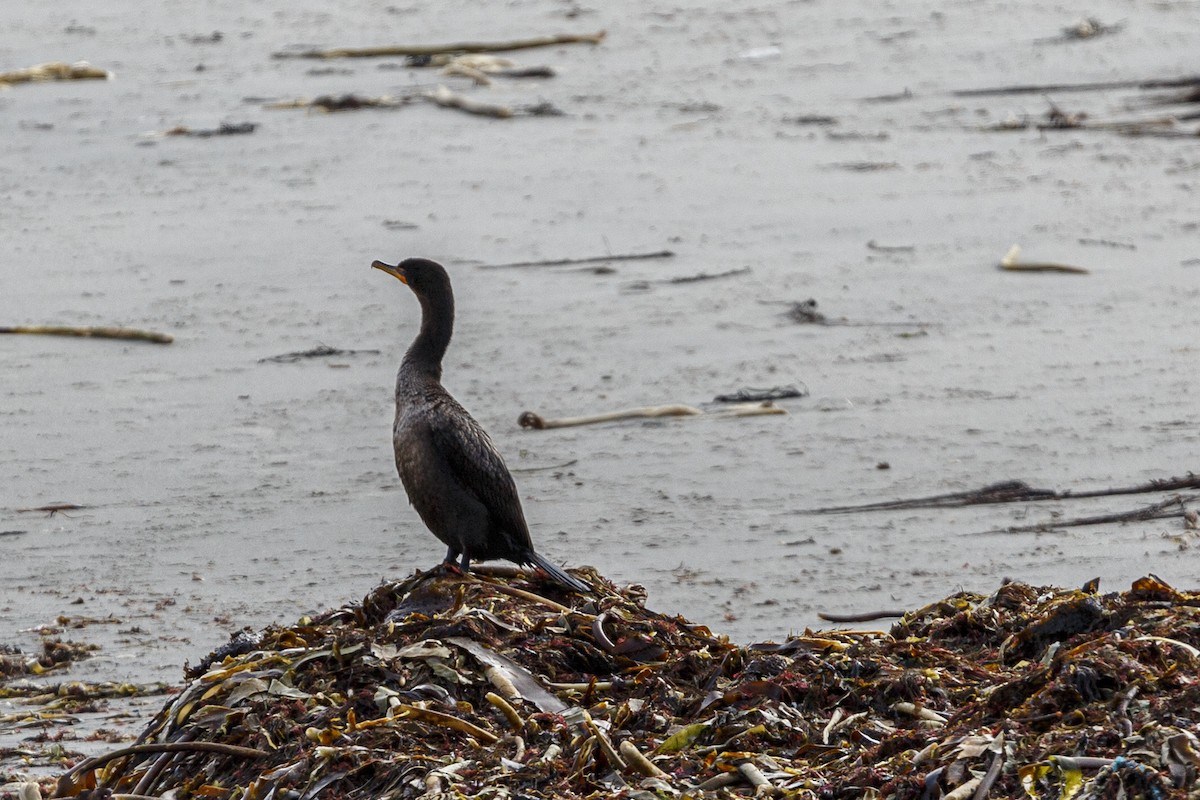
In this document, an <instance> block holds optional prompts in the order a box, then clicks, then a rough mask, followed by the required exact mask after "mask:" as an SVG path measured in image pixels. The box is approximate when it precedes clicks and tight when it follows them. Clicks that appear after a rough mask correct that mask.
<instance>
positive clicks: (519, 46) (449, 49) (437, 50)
mask: <svg viewBox="0 0 1200 800" xmlns="http://www.w3.org/2000/svg"><path fill="white" fill-rule="evenodd" d="M604 36H605V31H600V32H599V33H590V34H574V33H560V34H556V35H554V36H538V37H534V38H532V39H516V40H513V41H508V42H457V43H454V44H432V45H428V44H426V45H422V44H418V45H394V46H388V47H363V48H352V47H342V48H336V49H333V50H300V51H296V52H290V51H284V52H280V53H275V54H274V57H275V58H386V57H389V56H434V55H440V54H442V53H504V52H508V51H510V50H529V49H532V48H535V47H554V46H555V45H560V44H600V43H601V42H602V41H604Z"/></svg>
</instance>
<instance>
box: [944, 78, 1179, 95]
mask: <svg viewBox="0 0 1200 800" xmlns="http://www.w3.org/2000/svg"><path fill="white" fill-rule="evenodd" d="M1195 84H1200V76H1193V77H1190V78H1169V79H1166V80H1151V81H1100V82H1096V83H1041V84H1038V83H1030V84H1018V85H1015V86H995V87H989V88H983V89H959V90H958V91H955V92H951V94H952V95H953V96H954V97H988V96H991V95H1006V94H1045V93H1046V92H1101V91H1106V90H1109V89H1178V88H1180V87H1183V86H1192V85H1195Z"/></svg>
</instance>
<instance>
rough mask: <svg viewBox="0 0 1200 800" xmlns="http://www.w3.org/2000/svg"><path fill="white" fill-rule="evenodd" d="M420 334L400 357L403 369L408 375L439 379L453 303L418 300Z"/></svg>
mask: <svg viewBox="0 0 1200 800" xmlns="http://www.w3.org/2000/svg"><path fill="white" fill-rule="evenodd" d="M420 300H421V331H420V333H418V334H417V338H416V339H414V340H413V343H412V345H411V346H410V347H409V348H408V352H407V353H405V354H404V367H405V368H406V369H408V370H409V371H412V372H420V373H422V374H425V375H429V376H431V377H432V378H433V379H434V380H441V378H442V358H443V357H444V356H445V355H446V348H447V347H449V346H450V336H451V334H453V333H454V300H453V298H450V297H446V298H443V299H441V300H431V299H429V298H427V297H421V298H420Z"/></svg>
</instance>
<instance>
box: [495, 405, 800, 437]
mask: <svg viewBox="0 0 1200 800" xmlns="http://www.w3.org/2000/svg"><path fill="white" fill-rule="evenodd" d="M786 413H787V411H786V410H785V409H783V408H780V407H779V406H777V405H775V404H773V403H771V402H765V403H745V404H742V405H735V406H729V407H728V408H723V409H721V410H719V411H710V412H708V413H705V412H704V411H701V410H700V409H698V408H696V407H694V406H688V405H680V404H673V405H665V406H644V407H641V408H626V409H622V410H620V411H609V412H606V413H602V414H587V415H584V416H581V417H562V418H560V419H546V418H545V417H543V416H541V415H540V414H537V413H535V412H533V411H525V412H523V413H522V414H521V416H519V417H518V418H517V424H518V425H520V426H521V427H522V428H533V429H535V430H539V431H540V430H549V429H550V428H572V427H575V426H578V425H595V424H597V423H600V422H618V421H622V420H627V419H653V418H656V417H704V418H706V419H713V418H717V417H756V416H763V415H770V414H786Z"/></svg>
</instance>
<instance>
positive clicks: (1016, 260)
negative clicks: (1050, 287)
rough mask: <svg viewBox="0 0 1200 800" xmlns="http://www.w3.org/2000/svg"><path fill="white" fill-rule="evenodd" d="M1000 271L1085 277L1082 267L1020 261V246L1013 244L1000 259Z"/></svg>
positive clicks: (1086, 272) (1049, 262)
mask: <svg viewBox="0 0 1200 800" xmlns="http://www.w3.org/2000/svg"><path fill="white" fill-rule="evenodd" d="M1000 269H1002V270H1006V271H1008V272H1065V273H1068V274H1071V275H1087V274H1088V271H1087V270H1086V269H1084V268H1083V267H1073V266H1071V265H1069V264H1059V263H1056V262H1052V261H1021V246H1020V245H1019V244H1014V245H1013V246H1012V247H1010V248H1008V252H1007V253H1005V254H1004V258H1002V259H1000Z"/></svg>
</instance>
